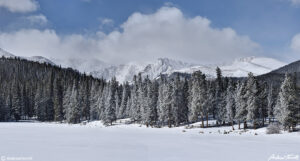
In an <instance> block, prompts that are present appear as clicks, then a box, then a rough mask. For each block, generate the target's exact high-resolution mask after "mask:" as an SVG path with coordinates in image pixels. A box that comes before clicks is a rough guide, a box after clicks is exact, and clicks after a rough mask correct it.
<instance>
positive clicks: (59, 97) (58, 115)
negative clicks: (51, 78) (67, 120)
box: [53, 78, 64, 121]
mask: <svg viewBox="0 0 300 161" xmlns="http://www.w3.org/2000/svg"><path fill="white" fill-rule="evenodd" d="M54 84H55V85H54V99H53V103H54V120H55V121H62V120H63V119H64V113H63V110H64V109H63V98H64V94H63V90H64V89H63V85H62V82H61V78H57V79H55V83H54Z"/></svg>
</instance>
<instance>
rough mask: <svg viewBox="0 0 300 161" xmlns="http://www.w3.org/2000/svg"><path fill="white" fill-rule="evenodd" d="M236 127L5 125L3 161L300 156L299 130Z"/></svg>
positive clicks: (1, 130)
mask: <svg viewBox="0 0 300 161" xmlns="http://www.w3.org/2000/svg"><path fill="white" fill-rule="evenodd" d="M230 129H231V127H222V128H206V129H200V128H196V129H185V128H184V127H178V128H171V129H170V128H160V129H157V128H146V127H144V126H140V125H124V124H119V125H115V126H112V127H104V126H103V125H102V124H101V123H100V122H92V123H88V124H87V125H67V124H56V123H37V122H36V123H28V122H26V123H24V122H23V123H22V122H20V123H0V157H1V158H0V160H1V161H6V160H13V159H18V157H24V158H23V160H35V161H268V160H275V159H274V156H277V157H279V156H280V157H284V156H287V155H289V154H290V155H293V156H299V155H300V134H299V133H298V132H295V133H283V134H276V135H266V134H265V129H264V128H263V129H259V130H250V131H247V132H245V133H241V131H237V130H236V131H235V132H231V133H229V134H223V133H224V130H225V131H229V130H230ZM184 131H185V132H184ZM271 156H273V159H272V157H271ZM12 157H15V158H12ZM26 157H27V158H26ZM31 157H32V159H31ZM19 159H20V158H19ZM277 159H279V158H277ZM290 160H300V158H299V159H297V158H296V159H295V158H294V159H291V158H290Z"/></svg>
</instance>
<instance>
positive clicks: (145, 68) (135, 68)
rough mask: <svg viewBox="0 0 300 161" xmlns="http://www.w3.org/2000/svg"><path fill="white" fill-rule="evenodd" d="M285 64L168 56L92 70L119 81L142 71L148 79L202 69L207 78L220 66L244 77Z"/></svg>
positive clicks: (265, 60) (259, 59)
mask: <svg viewBox="0 0 300 161" xmlns="http://www.w3.org/2000/svg"><path fill="white" fill-rule="evenodd" d="M284 65H286V63H283V62H280V61H278V60H276V59H273V58H266V57H246V58H241V59H236V60H234V61H233V62H230V63H223V64H214V65H195V64H190V63H185V62H181V61H176V60H172V59H168V58H159V59H158V60H157V61H155V62H153V63H145V64H141V63H128V64H125V65H120V66H110V67H108V68H105V69H103V70H100V71H93V72H91V74H92V75H93V76H95V77H99V78H105V79H111V78H112V77H113V76H115V77H116V79H117V80H118V81H120V82H124V81H131V80H132V78H133V76H134V75H136V74H138V73H142V75H143V76H146V75H148V76H149V78H150V79H154V78H157V77H158V76H159V75H160V74H167V75H171V74H172V73H174V72H178V73H188V74H191V73H193V72H195V71H198V70H200V71H202V72H203V73H205V74H206V75H207V77H208V78H215V77H216V68H217V67H220V68H221V70H222V72H223V76H227V77H246V76H247V75H248V73H249V72H252V73H253V74H254V75H261V74H265V73H268V72H270V71H272V70H275V69H277V68H279V67H282V66H284Z"/></svg>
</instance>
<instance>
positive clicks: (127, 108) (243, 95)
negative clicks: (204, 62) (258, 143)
mask: <svg viewBox="0 0 300 161" xmlns="http://www.w3.org/2000/svg"><path fill="white" fill-rule="evenodd" d="M216 72H217V79H215V80H207V79H206V76H205V74H203V73H201V72H200V71H196V72H194V73H193V74H192V76H191V77H190V78H184V77H180V76H179V75H177V76H172V77H165V76H163V75H162V76H161V77H160V79H155V80H150V79H149V78H148V77H146V78H142V76H141V74H139V75H137V76H134V78H133V81H132V82H131V83H130V84H129V83H128V82H126V83H124V84H119V83H118V82H117V81H116V79H115V78H113V79H112V80H111V81H108V82H107V81H105V80H103V79H95V78H93V77H91V76H87V75H85V74H81V73H79V72H77V71H75V70H73V69H64V68H60V67H58V66H53V65H50V64H45V63H44V64H40V63H37V62H31V61H27V60H22V59H18V58H14V59H8V58H1V59H0V81H1V86H0V90H1V95H0V120H1V121H14V120H20V119H37V120H40V121H66V122H68V123H79V122H81V121H85V120H102V121H103V122H104V123H106V124H108V125H109V124H112V123H113V122H114V121H115V120H116V119H122V118H130V119H131V120H132V122H138V123H141V124H146V125H147V126H156V127H160V126H169V127H172V126H179V125H183V124H187V123H192V122H197V121H201V122H202V127H205V126H208V122H207V120H208V118H210V117H212V118H214V119H216V120H217V123H218V124H219V125H224V124H231V125H233V124H235V123H238V124H241V123H244V125H245V126H244V127H247V124H249V125H251V126H253V127H254V128H257V127H259V126H263V125H264V123H265V121H266V120H267V118H268V120H270V121H271V120H273V118H276V119H277V120H278V121H280V123H282V124H283V125H284V126H285V127H286V128H289V129H290V128H292V127H295V126H296V124H298V123H299V98H300V96H299V92H298V91H297V87H296V77H295V76H294V75H286V76H285V79H284V82H283V83H282V84H281V82H282V81H279V82H277V83H280V87H278V86H274V85H273V83H270V82H268V81H267V79H266V80H264V79H261V78H262V77H260V79H257V78H256V77H254V76H253V74H251V73H249V76H248V78H247V79H246V78H245V79H235V78H224V77H222V72H221V70H220V69H219V68H217V70H216Z"/></svg>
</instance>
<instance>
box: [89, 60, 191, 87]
mask: <svg viewBox="0 0 300 161" xmlns="http://www.w3.org/2000/svg"><path fill="white" fill-rule="evenodd" d="M191 66H192V64H189V63H184V62H181V61H175V60H171V59H167V58H159V59H157V61H155V62H153V63H136V62H131V63H128V64H124V65H119V66H110V67H108V68H105V69H103V70H100V71H93V72H91V74H92V75H93V76H95V77H99V78H105V79H111V78H112V77H114V76H115V77H116V79H117V80H118V81H119V82H124V81H131V80H132V78H133V76H134V75H137V74H138V73H141V74H142V75H143V76H146V75H148V76H149V78H150V79H154V78H156V77H158V76H159V75H160V74H166V73H173V72H174V71H176V70H179V69H182V68H186V67H191Z"/></svg>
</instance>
